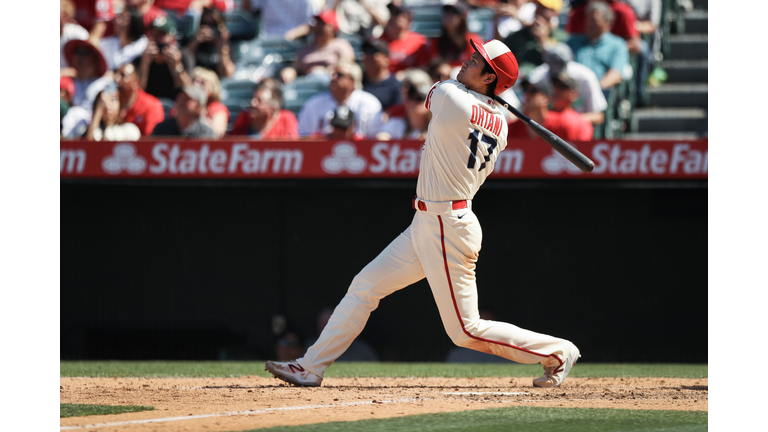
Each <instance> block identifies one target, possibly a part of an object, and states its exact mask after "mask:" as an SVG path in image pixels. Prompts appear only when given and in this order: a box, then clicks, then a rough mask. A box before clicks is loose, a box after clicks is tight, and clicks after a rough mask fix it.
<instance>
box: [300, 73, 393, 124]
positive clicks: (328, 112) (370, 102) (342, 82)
mask: <svg viewBox="0 0 768 432" xmlns="http://www.w3.org/2000/svg"><path fill="white" fill-rule="evenodd" d="M339 105H346V106H347V107H348V108H349V109H350V110H352V112H353V113H354V115H355V122H356V125H357V126H356V128H355V132H356V133H360V134H362V135H364V136H366V137H374V136H375V135H376V133H377V132H378V130H379V128H380V126H381V114H382V110H381V102H379V100H378V99H376V96H374V95H372V94H370V93H368V92H366V91H364V90H363V71H362V70H361V69H360V66H358V65H357V63H355V62H351V61H349V60H344V59H342V60H340V61H339V64H337V65H336V66H334V68H333V73H332V74H331V82H330V84H328V91H327V92H322V93H319V94H316V95H314V96H312V97H311V98H309V99H308V100H307V102H306V103H305V104H304V106H303V107H301V110H300V111H299V135H301V136H302V137H309V136H312V135H314V134H316V133H318V132H319V133H321V134H326V133H328V132H330V131H331V129H332V128H331V124H330V122H331V119H332V118H333V113H334V111H335V110H336V107H337V106H339Z"/></svg>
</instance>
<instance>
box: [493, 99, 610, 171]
mask: <svg viewBox="0 0 768 432" xmlns="http://www.w3.org/2000/svg"><path fill="white" fill-rule="evenodd" d="M496 101H497V102H498V103H499V104H501V106H503V107H504V108H506V109H508V110H509V112H511V113H512V114H514V115H515V117H517V118H519V119H520V120H521V121H522V122H523V123H525V124H526V125H528V127H529V128H531V129H533V131H534V132H536V135H538V136H540V137H541V139H543V140H544V141H546V142H547V144H549V145H550V146H552V148H553V149H555V150H557V152H558V153H560V154H561V155H563V156H564V157H565V158H566V159H568V160H569V161H571V162H572V163H573V164H574V165H576V166H577V167H579V169H580V170H582V171H584V172H585V173H588V172H592V170H593V169H594V168H595V163H594V162H592V160H590V159H589V158H588V157H586V156H584V154H583V153H581V152H580V151H578V150H576V149H575V148H574V147H573V146H572V145H570V144H568V143H567V142H565V141H564V140H563V139H562V138H560V137H559V136H557V135H555V134H553V133H552V132H550V131H549V130H547V129H546V128H544V127H543V126H541V125H540V124H538V123H536V122H535V121H533V120H531V119H530V117H528V116H526V115H525V114H523V113H521V112H520V111H518V110H517V108H515V107H513V106H512V105H510V104H509V103H507V101H505V100H504V99H502V98H500V97H498V96H496Z"/></svg>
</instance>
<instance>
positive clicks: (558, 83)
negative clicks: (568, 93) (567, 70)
mask: <svg viewBox="0 0 768 432" xmlns="http://www.w3.org/2000/svg"><path fill="white" fill-rule="evenodd" d="M552 87H554V88H558V89H561V90H570V87H568V86H567V85H565V84H563V82H562V81H552Z"/></svg>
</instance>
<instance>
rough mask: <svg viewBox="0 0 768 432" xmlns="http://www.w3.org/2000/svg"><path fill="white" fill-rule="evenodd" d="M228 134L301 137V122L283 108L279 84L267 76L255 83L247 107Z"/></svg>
mask: <svg viewBox="0 0 768 432" xmlns="http://www.w3.org/2000/svg"><path fill="white" fill-rule="evenodd" d="M228 136H248V137H250V138H254V139H260V140H288V139H292V140H296V139H299V122H298V120H297V119H296V115H294V114H293V113H292V112H291V111H288V110H284V109H283V92H282V90H281V88H280V83H279V82H278V81H277V80H275V79H272V78H266V79H264V80H262V81H261V82H260V83H259V84H257V85H256V88H254V90H253V99H251V106H250V107H248V109H246V110H244V111H242V112H240V114H239V115H238V116H237V119H236V120H235V126H234V127H233V128H232V131H231V132H230V133H229V134H228Z"/></svg>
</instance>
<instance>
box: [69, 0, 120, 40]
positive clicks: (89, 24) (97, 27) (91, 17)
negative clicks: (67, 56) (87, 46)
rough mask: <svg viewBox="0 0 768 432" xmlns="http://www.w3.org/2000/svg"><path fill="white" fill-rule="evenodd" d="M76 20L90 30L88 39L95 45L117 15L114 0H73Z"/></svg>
mask: <svg viewBox="0 0 768 432" xmlns="http://www.w3.org/2000/svg"><path fill="white" fill-rule="evenodd" d="M73 2H74V4H75V17H74V19H75V21H77V22H78V24H80V25H81V26H83V28H85V29H86V30H88V33H89V35H88V40H89V41H90V42H91V43H92V44H93V45H95V46H99V41H100V40H101V38H102V37H103V36H104V35H105V34H106V32H107V24H108V23H109V21H112V19H113V18H114V17H115V12H114V6H113V4H112V3H113V2H112V0H73Z"/></svg>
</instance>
